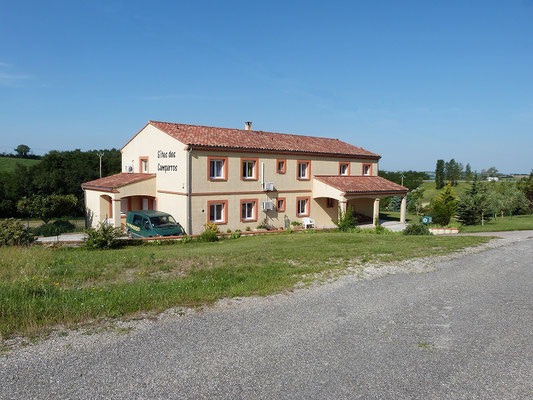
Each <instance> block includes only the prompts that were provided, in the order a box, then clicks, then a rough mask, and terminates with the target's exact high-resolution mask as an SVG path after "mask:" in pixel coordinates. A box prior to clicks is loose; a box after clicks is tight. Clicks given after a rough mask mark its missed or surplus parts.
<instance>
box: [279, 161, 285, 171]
mask: <svg viewBox="0 0 533 400" xmlns="http://www.w3.org/2000/svg"><path fill="white" fill-rule="evenodd" d="M285 162H286V161H285V160H278V174H283V173H284V172H285ZM280 164H282V165H283V168H280V167H279V165H280Z"/></svg>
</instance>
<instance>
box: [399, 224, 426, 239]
mask: <svg viewBox="0 0 533 400" xmlns="http://www.w3.org/2000/svg"><path fill="white" fill-rule="evenodd" d="M403 234H404V235H417V236H424V235H431V232H430V231H429V228H428V227H427V226H426V225H424V224H423V223H421V222H415V223H414V224H409V225H407V227H406V228H405V229H404V231H403Z"/></svg>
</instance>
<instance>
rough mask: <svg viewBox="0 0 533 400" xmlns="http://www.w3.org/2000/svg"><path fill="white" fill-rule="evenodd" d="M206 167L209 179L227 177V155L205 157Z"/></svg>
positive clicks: (224, 178) (215, 179)
mask: <svg viewBox="0 0 533 400" xmlns="http://www.w3.org/2000/svg"><path fill="white" fill-rule="evenodd" d="M207 168H208V169H207V174H208V176H207V177H208V179H209V180H211V181H217V180H218V181H220V180H226V179H228V157H207Z"/></svg>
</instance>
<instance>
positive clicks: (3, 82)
mask: <svg viewBox="0 0 533 400" xmlns="http://www.w3.org/2000/svg"><path fill="white" fill-rule="evenodd" d="M12 68H13V65H12V64H8V63H5V62H1V61H0V86H10V87H17V86H21V85H22V83H23V82H24V81H26V80H28V79H31V75H26V74H20V73H13V72H11V71H9V70H10V69H12Z"/></svg>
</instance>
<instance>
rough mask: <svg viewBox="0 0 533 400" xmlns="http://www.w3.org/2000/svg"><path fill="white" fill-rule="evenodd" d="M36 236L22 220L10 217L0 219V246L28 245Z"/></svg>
mask: <svg viewBox="0 0 533 400" xmlns="http://www.w3.org/2000/svg"><path fill="white" fill-rule="evenodd" d="M33 240H34V237H33V235H32V234H31V233H30V231H29V230H28V228H26V226H24V224H23V223H22V222H20V221H17V220H16V219H14V218H9V219H6V220H4V221H0V246H26V245H29V244H30V243H31V242H33Z"/></svg>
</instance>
